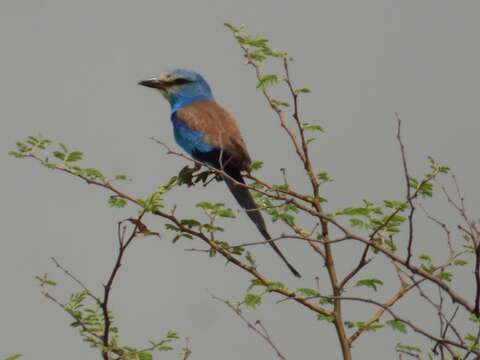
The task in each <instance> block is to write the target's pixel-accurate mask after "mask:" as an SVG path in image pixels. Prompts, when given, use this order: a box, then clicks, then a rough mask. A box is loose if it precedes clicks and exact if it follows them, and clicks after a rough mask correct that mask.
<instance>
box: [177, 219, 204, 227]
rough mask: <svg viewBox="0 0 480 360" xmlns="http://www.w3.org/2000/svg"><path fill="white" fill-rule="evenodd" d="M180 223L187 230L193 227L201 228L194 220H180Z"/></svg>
mask: <svg viewBox="0 0 480 360" xmlns="http://www.w3.org/2000/svg"><path fill="white" fill-rule="evenodd" d="M180 223H181V224H182V225H184V226H186V227H188V228H189V229H191V228H193V227H195V226H198V227H202V224H201V223H200V222H199V221H197V220H195V219H182V220H181V221H180Z"/></svg>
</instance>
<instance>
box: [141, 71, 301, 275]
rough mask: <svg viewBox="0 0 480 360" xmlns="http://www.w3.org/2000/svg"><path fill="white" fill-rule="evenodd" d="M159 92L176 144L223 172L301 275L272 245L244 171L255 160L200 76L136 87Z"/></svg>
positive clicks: (174, 75) (185, 74)
mask: <svg viewBox="0 0 480 360" xmlns="http://www.w3.org/2000/svg"><path fill="white" fill-rule="evenodd" d="M138 84H139V85H142V86H146V87H149V88H153V89H156V90H158V91H159V92H160V93H161V94H162V96H163V97H164V98H165V99H166V100H167V101H168V102H169V103H170V107H171V112H170V119H171V122H172V125H173V134H174V137H175V141H176V142H177V144H178V145H179V146H180V147H181V148H182V149H183V150H184V151H186V152H187V153H188V154H189V155H190V156H191V157H193V159H195V160H197V161H199V162H201V163H203V164H207V165H209V166H211V167H213V168H215V169H217V170H221V173H222V177H223V180H224V182H225V183H226V185H227V187H228V188H229V189H230V192H231V193H232V194H233V196H234V198H235V199H236V201H237V202H238V204H239V205H240V206H241V207H242V208H243V209H245V211H246V213H247V215H248V217H249V218H250V219H251V221H252V222H253V223H254V224H255V225H256V227H257V229H258V230H259V232H260V233H261V234H262V236H263V237H264V238H265V240H266V241H267V242H268V243H269V244H270V246H271V247H272V248H273V249H274V250H275V252H276V253H277V254H278V255H279V256H280V258H281V259H282V260H283V261H284V263H285V264H286V265H287V267H288V268H289V269H290V271H291V272H292V273H293V274H294V275H295V276H296V277H300V273H299V272H298V271H297V270H296V269H295V268H294V267H293V266H292V265H291V264H290V263H289V262H288V260H287V259H286V258H285V256H284V255H283V253H282V252H281V251H280V249H279V248H278V246H277V245H276V244H275V242H274V241H271V240H272V237H271V236H270V234H269V232H268V230H267V226H266V224H265V220H264V218H263V216H262V214H261V213H260V211H259V209H258V206H257V204H256V203H255V200H254V199H253V197H252V194H251V193H250V191H249V189H248V188H247V187H246V185H245V180H244V178H243V175H242V171H248V170H249V169H250V165H251V158H250V155H249V153H248V151H247V147H246V144H245V141H244V140H243V138H242V135H241V133H240V129H239V127H238V125H237V121H236V119H235V117H234V116H233V115H232V114H231V113H230V112H229V111H227V110H226V109H225V108H223V107H222V106H220V105H219V104H218V103H217V102H216V101H215V99H214V96H213V93H212V90H211V88H210V86H209V85H208V83H207V82H206V81H205V79H204V78H203V76H202V75H200V74H199V73H197V72H195V71H190V70H186V69H175V70H173V71H169V72H166V73H163V74H160V75H159V76H156V77H153V78H150V79H148V80H143V81H140V82H139V83H138Z"/></svg>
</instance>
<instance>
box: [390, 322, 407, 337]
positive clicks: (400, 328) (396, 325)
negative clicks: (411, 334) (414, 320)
mask: <svg viewBox="0 0 480 360" xmlns="http://www.w3.org/2000/svg"><path fill="white" fill-rule="evenodd" d="M386 324H387V325H388V326H390V327H391V328H392V329H393V330H395V331H399V332H401V333H403V334H406V333H407V327H406V325H405V324H404V323H403V322H401V321H400V320H395V319H392V320H388V321H387V322H386Z"/></svg>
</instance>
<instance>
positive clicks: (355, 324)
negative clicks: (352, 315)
mask: <svg viewBox="0 0 480 360" xmlns="http://www.w3.org/2000/svg"><path fill="white" fill-rule="evenodd" d="M345 325H347V327H348V328H349V329H357V330H360V331H374V332H375V331H377V330H380V329H382V328H383V327H384V325H382V324H369V325H367V324H365V322H364V321H345Z"/></svg>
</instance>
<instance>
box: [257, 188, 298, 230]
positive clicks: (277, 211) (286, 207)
mask: <svg viewBox="0 0 480 360" xmlns="http://www.w3.org/2000/svg"><path fill="white" fill-rule="evenodd" d="M255 187H256V188H259V189H262V190H263V191H268V189H266V188H265V187H263V186H262V185H260V184H256V185H255ZM278 190H284V191H286V190H288V186H286V185H273V186H272V191H273V192H275V191H278ZM252 194H253V197H254V198H255V200H256V202H257V204H258V205H259V207H260V210H263V211H265V212H266V213H267V214H268V215H270V217H271V219H272V221H273V222H277V221H278V220H281V221H282V222H284V223H285V224H287V225H289V226H294V225H295V218H296V215H297V214H298V213H299V209H298V207H297V206H296V205H295V204H293V203H290V202H285V201H283V200H275V199H272V198H271V197H269V196H268V195H264V194H260V193H258V192H255V191H253V192H252Z"/></svg>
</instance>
